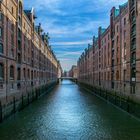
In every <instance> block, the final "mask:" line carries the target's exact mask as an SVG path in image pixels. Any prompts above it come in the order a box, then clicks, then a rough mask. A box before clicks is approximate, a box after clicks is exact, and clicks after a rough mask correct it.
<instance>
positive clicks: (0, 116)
mask: <svg viewBox="0 0 140 140" xmlns="http://www.w3.org/2000/svg"><path fill="white" fill-rule="evenodd" d="M0 122H2V104H1V101H0Z"/></svg>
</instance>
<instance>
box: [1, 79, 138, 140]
mask: <svg viewBox="0 0 140 140" xmlns="http://www.w3.org/2000/svg"><path fill="white" fill-rule="evenodd" d="M0 140H140V121H138V120H136V119H135V118H133V117H131V116H130V115H128V114H127V113H126V112H123V111H121V110H119V109H117V108H116V107H114V106H112V105H111V104H109V103H107V102H105V101H103V100H102V99H100V98H98V97H96V96H95V95H94V94H92V93H89V92H87V91H85V90H84V89H83V88H82V87H78V86H77V85H76V84H75V83H73V82H71V81H69V80H64V81H63V82H62V83H60V85H58V86H56V88H55V89H53V90H52V91H51V92H50V93H48V94H46V95H44V96H42V97H41V98H40V99H39V100H38V101H35V102H34V103H33V104H31V105H30V106H28V107H27V108H25V109H24V110H22V111H21V112H19V113H16V114H15V115H13V116H11V117H10V118H8V120H5V121H4V122H3V123H2V124H0Z"/></svg>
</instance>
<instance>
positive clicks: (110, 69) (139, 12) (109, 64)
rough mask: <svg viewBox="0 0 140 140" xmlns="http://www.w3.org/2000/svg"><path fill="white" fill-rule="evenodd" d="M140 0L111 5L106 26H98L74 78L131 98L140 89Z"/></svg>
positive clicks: (81, 58)
mask: <svg viewBox="0 0 140 140" xmlns="http://www.w3.org/2000/svg"><path fill="white" fill-rule="evenodd" d="M139 47H140V1H139V0H129V1H128V3H125V4H123V5H120V6H119V9H116V8H115V7H113V8H112V9H111V13H110V25H109V26H108V28H106V29H103V28H102V27H100V28H99V31H98V37H94V38H93V45H92V46H90V47H88V48H87V49H86V50H85V52H84V53H83V54H82V55H81V57H80V58H79V61H78V80H79V81H80V82H83V83H86V84H90V85H92V86H97V87H102V88H106V89H108V90H114V91H116V92H118V93H120V92H121V93H124V94H125V95H127V96H130V97H132V96H133V98H139V97H140V96H139V92H140V86H139V85H140V84H139V83H140V51H139V50H140V48H139Z"/></svg>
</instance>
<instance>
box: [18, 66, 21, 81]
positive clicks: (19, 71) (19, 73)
mask: <svg viewBox="0 0 140 140" xmlns="http://www.w3.org/2000/svg"><path fill="white" fill-rule="evenodd" d="M20 76H21V70H20V68H18V69H17V80H20Z"/></svg>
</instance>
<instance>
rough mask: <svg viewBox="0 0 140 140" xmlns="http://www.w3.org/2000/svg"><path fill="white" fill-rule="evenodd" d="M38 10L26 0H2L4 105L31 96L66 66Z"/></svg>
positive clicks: (0, 95)
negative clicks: (37, 21) (38, 18)
mask: <svg viewBox="0 0 140 140" xmlns="http://www.w3.org/2000/svg"><path fill="white" fill-rule="evenodd" d="M35 18H36V17H35V14H34V9H31V10H23V1H22V0H2V1H0V101H1V104H2V105H6V104H9V103H10V102H11V101H13V98H14V100H18V99H21V97H24V96H28V94H27V93H29V92H31V91H33V90H37V89H39V88H40V87H42V86H47V85H49V84H51V83H53V82H56V81H57V78H58V77H61V73H62V69H61V66H60V63H59V62H58V60H57V58H56V57H55V55H54V53H53V51H52V49H51V47H50V46H49V42H48V40H49V37H48V34H46V33H43V32H42V31H43V30H42V28H41V24H39V25H38V26H35Z"/></svg>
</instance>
